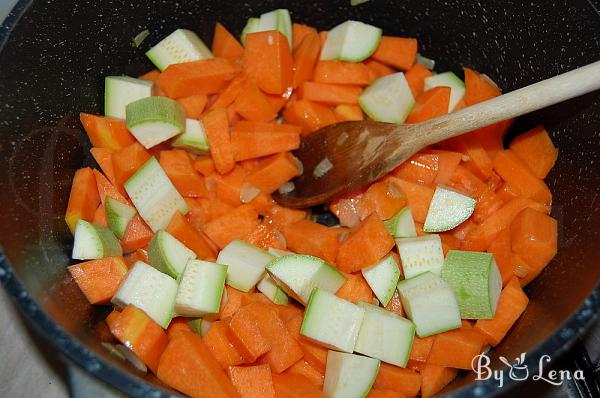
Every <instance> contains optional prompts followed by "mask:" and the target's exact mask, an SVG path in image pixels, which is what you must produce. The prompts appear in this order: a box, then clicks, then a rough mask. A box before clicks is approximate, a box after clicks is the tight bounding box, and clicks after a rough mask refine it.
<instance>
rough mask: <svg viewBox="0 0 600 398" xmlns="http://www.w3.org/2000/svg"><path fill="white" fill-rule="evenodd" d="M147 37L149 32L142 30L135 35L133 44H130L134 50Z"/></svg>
mask: <svg viewBox="0 0 600 398" xmlns="http://www.w3.org/2000/svg"><path fill="white" fill-rule="evenodd" d="M149 35H150V31H149V30H148V29H144V30H142V31H141V32H140V33H138V34H137V35H135V37H134V38H133V42H132V43H131V44H132V45H133V46H134V47H135V48H138V47H139V46H140V45H141V44H142V42H143V41H144V40H146V37H148V36H149Z"/></svg>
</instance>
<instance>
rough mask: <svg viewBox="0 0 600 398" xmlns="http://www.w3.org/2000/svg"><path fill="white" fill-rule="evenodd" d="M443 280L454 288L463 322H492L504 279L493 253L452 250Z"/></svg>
mask: <svg viewBox="0 0 600 398" xmlns="http://www.w3.org/2000/svg"><path fill="white" fill-rule="evenodd" d="M442 279H444V280H445V281H446V282H448V283H449V284H450V286H452V288H453V289H454V293H455V295H456V300H457V301H458V306H459V308H460V317H461V318H463V319H491V318H493V317H494V314H495V313H496V306H497V304H498V299H499V298H500V292H501V291H502V277H501V276H500V271H499V270H498V266H497V265H496V261H495V260H494V255H493V254H492V253H483V252H468V251H461V250H450V251H448V255H447V256H446V262H445V263H444V268H443V269H442Z"/></svg>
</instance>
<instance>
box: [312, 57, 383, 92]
mask: <svg viewBox="0 0 600 398" xmlns="http://www.w3.org/2000/svg"><path fill="white" fill-rule="evenodd" d="M313 81H315V82H317V83H330V84H350V85H356V86H368V85H369V84H371V82H372V81H373V76H372V74H371V70H370V69H369V68H368V67H367V66H366V65H365V64H363V63H355V62H344V61H317V64H316V65H315V72H314V75H313Z"/></svg>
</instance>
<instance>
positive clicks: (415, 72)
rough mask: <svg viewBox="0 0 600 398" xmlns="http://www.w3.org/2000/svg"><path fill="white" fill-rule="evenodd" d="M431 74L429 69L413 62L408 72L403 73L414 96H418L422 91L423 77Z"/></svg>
mask: <svg viewBox="0 0 600 398" xmlns="http://www.w3.org/2000/svg"><path fill="white" fill-rule="evenodd" d="M431 75H432V73H431V71H430V70H429V69H427V68H425V67H424V66H422V65H419V64H414V65H413V66H412V67H411V68H410V69H409V70H408V72H406V73H405V74H404V77H406V81H407V82H408V86H409V87H410V90H411V91H412V94H413V96H414V97H418V96H419V94H421V93H422V92H423V87H424V85H425V79H426V78H428V77H429V76H431Z"/></svg>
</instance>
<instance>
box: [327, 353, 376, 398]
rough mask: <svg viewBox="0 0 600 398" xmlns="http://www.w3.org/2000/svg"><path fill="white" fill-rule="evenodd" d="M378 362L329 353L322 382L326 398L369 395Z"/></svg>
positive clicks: (365, 358) (344, 354) (349, 355)
mask: <svg viewBox="0 0 600 398" xmlns="http://www.w3.org/2000/svg"><path fill="white" fill-rule="evenodd" d="M379 365H380V361H379V360H377V359H373V358H368V357H363V356H361V355H355V354H346V353H343V352H336V351H329V352H328V353H327V367H326V368H325V380H324V382H323V394H324V395H325V396H326V397H327V398H363V397H366V396H367V395H368V394H369V391H370V390H371V387H372V386H373V383H375V378H376V377H377V373H378V372H379Z"/></svg>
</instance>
